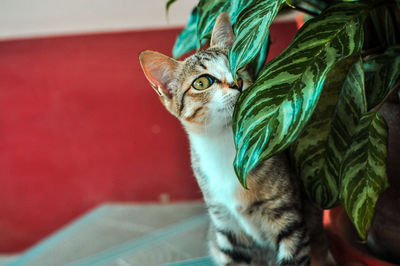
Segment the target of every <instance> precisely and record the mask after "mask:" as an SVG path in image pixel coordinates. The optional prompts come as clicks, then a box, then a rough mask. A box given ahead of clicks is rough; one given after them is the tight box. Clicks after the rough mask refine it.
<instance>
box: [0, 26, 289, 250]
mask: <svg viewBox="0 0 400 266" xmlns="http://www.w3.org/2000/svg"><path fill="white" fill-rule="evenodd" d="M295 30H296V25H295V24H294V23H282V24H279V25H274V26H273V27H272V29H271V32H272V40H273V42H274V44H273V45H272V47H271V55H272V56H274V55H276V54H278V53H279V51H281V50H282V48H283V47H285V46H286V45H287V44H288V43H289V42H290V40H291V38H292V37H293V34H294V32H295ZM178 33H179V30H178V29H170V30H154V31H141V32H127V33H114V34H100V35H87V36H72V37H58V38H46V39H32V40H20V41H4V42H0V252H15V251H20V250H23V249H25V248H27V247H29V246H30V245H31V244H33V243H35V242H36V241H38V240H39V239H41V238H42V237H44V236H46V235H48V234H49V233H51V232H53V231H54V230H56V229H58V228H59V227H60V226H62V225H64V224H65V223H67V222H69V221H70V220H71V219H74V218H76V217H77V216H78V215H80V214H82V213H84V212H85V211H87V210H89V209H91V208H93V207H94V206H96V205H98V204H100V203H102V202H105V201H134V202H139V201H158V200H159V198H160V195H161V194H163V193H167V194H168V195H169V196H170V199H171V200H172V201H178V200H189V199H198V198H200V197H201V194H200V192H199V189H198V187H197V184H196V183H195V180H194V178H193V177H192V172H191V169H190V163H189V153H188V151H189V148H188V142H187V139H186V136H185V133H184V132H183V130H182V129H181V126H180V125H179V123H178V121H177V120H176V119H175V118H173V117H172V116H171V115H169V114H168V113H167V112H166V111H164V109H163V107H162V105H161V104H160V103H159V101H158V99H157V97H156V94H155V93H154V92H153V91H152V89H151V87H150V86H149V85H148V83H147V81H146V80H145V78H144V76H143V74H142V72H141V69H140V66H139V63H138V58H137V56H138V54H139V52H140V51H142V50H145V49H150V50H157V51H160V52H162V53H165V54H169V55H170V50H171V48H172V45H173V43H174V40H175V38H176V36H177V34H178Z"/></svg>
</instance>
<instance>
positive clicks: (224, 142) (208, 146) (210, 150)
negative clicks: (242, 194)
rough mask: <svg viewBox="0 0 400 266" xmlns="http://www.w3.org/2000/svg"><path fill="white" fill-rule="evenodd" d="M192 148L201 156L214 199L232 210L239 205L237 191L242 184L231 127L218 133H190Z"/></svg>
mask: <svg viewBox="0 0 400 266" xmlns="http://www.w3.org/2000/svg"><path fill="white" fill-rule="evenodd" d="M189 138H190V141H191V144H192V148H193V149H194V151H195V152H196V154H197V156H198V157H199V164H200V168H201V170H202V171H203V173H204V174H205V176H206V177H207V189H208V190H209V192H210V195H211V197H212V201H213V202H216V203H219V204H222V205H224V206H225V207H227V208H228V209H230V210H231V211H234V210H235V209H236V207H237V201H236V200H235V191H236V190H237V189H238V187H239V186H240V183H239V181H238V179H237V177H236V174H235V171H234V169H233V161H234V159H235V154H236V151H235V144H234V141H233V133H232V129H231V128H229V127H228V128H225V129H224V130H223V131H221V132H218V133H207V134H201V135H196V134H190V135H189Z"/></svg>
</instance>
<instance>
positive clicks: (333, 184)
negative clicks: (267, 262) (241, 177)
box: [290, 58, 366, 209]
mask: <svg viewBox="0 0 400 266" xmlns="http://www.w3.org/2000/svg"><path fill="white" fill-rule="evenodd" d="M353 62H354V58H348V59H345V60H343V61H342V62H340V63H338V64H337V65H336V66H335V67H334V68H333V69H332V70H331V71H330V72H329V74H328V76H327V78H326V81H325V84H324V87H323V91H322V93H321V97H320V99H319V101H318V105H317V107H316V109H315V111H314V113H313V115H312V117H311V118H310V120H309V122H308V124H307V126H306V127H305V128H304V130H303V132H302V134H301V135H300V136H299V137H298V138H297V140H296V141H295V142H294V143H293V145H292V146H291V147H290V152H291V155H292V158H293V162H294V163H295V165H296V168H297V172H298V173H299V175H300V177H301V179H302V181H303V184H304V186H305V191H306V192H307V194H308V196H309V198H311V199H312V200H313V201H314V202H315V203H317V204H318V205H319V206H320V207H322V208H324V209H329V208H332V207H334V206H335V205H337V204H338V202H339V172H340V166H341V162H342V161H343V158H344V155H345V152H346V150H347V146H348V144H349V142H350V140H351V136H352V134H353V133H354V129H355V127H356V126H357V124H358V120H359V118H360V116H361V114H362V113H363V112H365V111H366V102H365V92H364V72H363V69H362V62H361V60H358V61H357V62H356V63H355V64H352V63H353ZM350 66H351V68H350ZM349 68H350V69H349ZM339 93H340V94H339Z"/></svg>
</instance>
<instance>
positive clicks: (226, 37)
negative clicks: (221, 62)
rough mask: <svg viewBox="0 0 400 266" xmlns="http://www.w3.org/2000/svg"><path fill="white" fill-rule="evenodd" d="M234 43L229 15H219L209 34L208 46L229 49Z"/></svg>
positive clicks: (224, 13)
mask: <svg viewBox="0 0 400 266" xmlns="http://www.w3.org/2000/svg"><path fill="white" fill-rule="evenodd" d="M234 41H235V39H234V36H233V29H232V24H231V19H230V17H229V14H228V13H226V12H222V13H221V14H219V16H218V18H217V20H216V21H215V25H214V28H213V31H212V34H211V41H210V46H211V47H212V46H219V47H222V48H228V49H230V48H231V47H232V45H233V42H234Z"/></svg>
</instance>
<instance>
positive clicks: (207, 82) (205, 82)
mask: <svg viewBox="0 0 400 266" xmlns="http://www.w3.org/2000/svg"><path fill="white" fill-rule="evenodd" d="M213 83H214V80H213V79H212V78H211V77H210V76H208V75H206V76H201V77H198V78H197V79H195V80H194V81H193V83H192V87H193V88H195V89H196V90H199V91H202V90H205V89H207V88H208V87H210V86H211V85H212V84H213Z"/></svg>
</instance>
